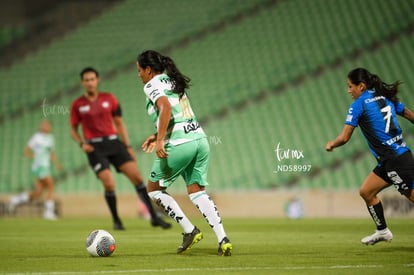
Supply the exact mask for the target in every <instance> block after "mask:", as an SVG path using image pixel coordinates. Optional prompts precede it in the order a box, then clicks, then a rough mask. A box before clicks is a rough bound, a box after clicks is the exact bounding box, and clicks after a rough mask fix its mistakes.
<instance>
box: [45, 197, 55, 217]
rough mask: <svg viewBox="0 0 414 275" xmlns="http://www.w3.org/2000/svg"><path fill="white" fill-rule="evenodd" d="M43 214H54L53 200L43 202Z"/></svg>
mask: <svg viewBox="0 0 414 275" xmlns="http://www.w3.org/2000/svg"><path fill="white" fill-rule="evenodd" d="M45 213H50V214H51V215H54V214H55V201H54V200H46V201H45Z"/></svg>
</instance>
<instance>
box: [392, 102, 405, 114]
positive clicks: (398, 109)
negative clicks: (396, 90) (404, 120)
mask: <svg viewBox="0 0 414 275" xmlns="http://www.w3.org/2000/svg"><path fill="white" fill-rule="evenodd" d="M394 106H395V112H396V113H397V114H398V115H403V114H404V109H405V105H404V104H403V103H402V102H399V101H398V102H396V103H394Z"/></svg>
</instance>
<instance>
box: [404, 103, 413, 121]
mask: <svg viewBox="0 0 414 275" xmlns="http://www.w3.org/2000/svg"><path fill="white" fill-rule="evenodd" d="M403 117H404V118H406V119H407V120H409V121H410V122H411V123H413V124H414V112H413V111H411V110H410V109H408V108H407V107H404V112H403Z"/></svg>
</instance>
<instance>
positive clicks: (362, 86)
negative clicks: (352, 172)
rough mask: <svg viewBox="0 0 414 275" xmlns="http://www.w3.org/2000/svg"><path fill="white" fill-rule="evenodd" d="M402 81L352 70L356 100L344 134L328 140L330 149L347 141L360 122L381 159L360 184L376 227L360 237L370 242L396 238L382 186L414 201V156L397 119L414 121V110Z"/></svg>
mask: <svg viewBox="0 0 414 275" xmlns="http://www.w3.org/2000/svg"><path fill="white" fill-rule="evenodd" d="M399 84H400V82H399V81H397V82H395V83H393V84H386V83H384V82H383V81H382V80H381V79H380V78H379V77H378V76H377V75H375V74H371V73H370V72H369V71H367V70H366V69H363V68H357V69H354V70H352V71H351V72H349V74H348V93H349V94H350V95H351V96H352V98H353V99H354V102H353V103H352V104H351V106H350V108H349V110H348V115H347V117H346V122H345V126H344V128H343V130H342V132H341V134H339V135H338V137H336V139H335V140H333V141H328V143H327V144H326V150H327V151H329V152H330V151H332V150H333V149H334V148H335V147H339V146H342V145H344V144H345V143H347V142H348V140H349V139H350V138H351V136H352V133H353V131H354V129H355V127H357V126H360V128H361V131H362V134H363V135H364V137H365V139H366V141H367V143H368V146H369V149H370V150H371V152H372V154H373V155H374V157H375V158H376V159H377V161H378V164H377V166H376V167H375V168H374V170H373V171H372V172H371V173H370V174H369V175H368V176H367V178H366V179H365V181H364V182H363V183H362V186H361V188H360V195H361V197H362V198H363V199H364V201H365V203H366V205H367V207H368V211H369V213H370V215H371V217H372V219H373V220H374V222H375V224H376V227H377V230H376V231H375V233H374V234H372V235H370V236H367V237H365V238H363V239H362V240H361V242H362V243H363V244H367V245H368V244H375V243H377V242H379V241H391V240H392V238H393V235H392V233H391V231H390V230H389V229H388V227H387V223H386V221H385V217H384V211H383V207H382V204H381V200H380V199H379V198H378V196H377V194H378V193H379V192H381V190H383V189H385V188H387V187H389V186H391V185H394V186H395V187H396V189H397V190H398V191H399V192H400V193H401V194H402V195H405V196H406V197H407V198H408V199H409V200H410V201H412V202H414V192H413V188H414V158H413V155H412V153H411V151H410V148H409V147H408V146H407V144H406V142H405V141H404V138H403V135H402V130H401V128H400V126H399V124H398V120H397V115H400V116H403V117H404V118H406V119H408V120H409V121H411V123H414V113H413V112H412V111H411V110H409V109H408V108H407V107H406V106H404V104H403V103H401V102H400V101H399V100H398V98H397V93H398V87H399Z"/></svg>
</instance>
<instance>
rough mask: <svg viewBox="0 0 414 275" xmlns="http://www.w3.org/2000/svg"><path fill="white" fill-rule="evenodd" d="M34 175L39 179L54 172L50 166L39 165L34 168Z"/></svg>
mask: <svg viewBox="0 0 414 275" xmlns="http://www.w3.org/2000/svg"><path fill="white" fill-rule="evenodd" d="M32 172H33V175H34V176H35V177H36V178H38V179H44V178H46V177H48V176H50V175H51V174H52V172H51V170H50V166H38V167H36V168H32Z"/></svg>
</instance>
